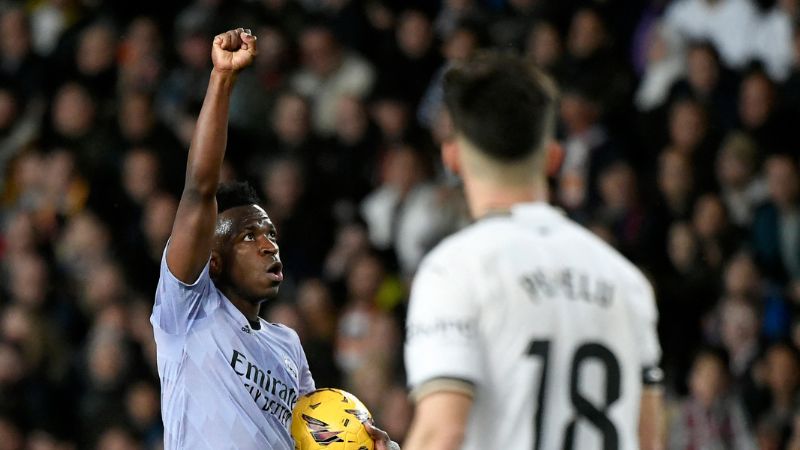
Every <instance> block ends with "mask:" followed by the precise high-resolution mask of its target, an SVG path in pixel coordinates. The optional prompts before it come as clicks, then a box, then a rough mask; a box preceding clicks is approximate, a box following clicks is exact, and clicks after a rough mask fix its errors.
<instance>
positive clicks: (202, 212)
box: [150, 28, 388, 450]
mask: <svg viewBox="0 0 800 450" xmlns="http://www.w3.org/2000/svg"><path fill="white" fill-rule="evenodd" d="M255 54H256V38H255V36H252V35H251V34H250V31H249V30H243V29H241V28H239V29H238V30H235V31H228V32H226V33H224V34H220V35H218V36H216V37H215V38H214V42H213V49H212V53H211V58H212V61H213V63H214V68H213V70H212V72H211V77H210V80H209V84H208V91H207V92H206V98H205V101H204V103H203V107H202V110H201V111H200V116H199V117H198V119H197V126H196V128H195V132H194V136H193V138H192V145H191V148H190V150H189V159H188V163H187V168H186V181H185V185H184V190H183V195H182V197H181V200H180V205H179V207H178V212H177V214H176V217H175V223H174V225H173V228H172V236H171V238H170V241H169V243H168V244H167V248H166V250H165V252H164V257H163V258H162V261H161V277H160V280H159V284H158V289H157V291H156V301H155V306H154V307H153V314H152V316H151V318H150V321H151V322H152V324H153V328H154V333H155V338H156V343H157V352H158V373H159V377H160V378H161V388H162V392H161V404H162V409H163V419H164V441H165V442H164V448H165V449H166V450H176V449H181V450H182V449H192V450H201V449H214V450H218V449H223V448H224V449H242V450H244V449H252V450H265V449H270V450H290V449H293V448H294V442H293V440H292V437H291V434H290V431H289V427H290V424H291V416H292V409H293V407H294V405H295V403H296V401H297V399H298V397H299V396H301V395H303V394H306V393H308V392H311V391H313V390H314V381H313V379H312V377H311V373H310V372H309V368H308V362H307V361H306V356H305V354H304V352H303V349H302V347H301V346H300V341H299V339H298V337H297V334H296V333H295V332H294V331H293V330H291V329H289V328H287V327H285V326H282V325H275V324H271V323H268V322H266V321H264V320H262V319H260V318H259V316H258V312H259V307H260V305H261V303H262V302H263V301H264V300H266V299H269V298H272V297H274V296H275V295H276V294H277V292H278V287H279V286H280V283H281V281H282V280H283V274H282V266H281V262H280V256H279V253H278V243H277V236H276V231H275V227H274V225H273V224H272V222H271V221H270V219H269V217H268V216H267V213H266V212H265V211H264V210H263V209H262V208H261V207H260V206H258V203H259V201H258V199H257V198H256V196H255V194H254V192H253V191H252V189H251V188H249V187H248V186H247V185H245V184H235V185H232V186H229V187H226V188H220V189H219V192H218V189H217V185H218V183H219V178H220V168H221V166H222V160H223V157H224V155H225V146H226V136H227V121H228V105H229V103H230V96H231V91H232V90H233V86H234V82H235V80H236V76H237V74H238V72H239V71H240V70H242V69H243V68H245V67H247V66H249V65H250V64H251V63H252V61H253V58H254V56H255ZM368 429H369V430H370V432H371V434H372V435H373V437H376V438H378V439H379V442H378V444H377V447H376V448H378V449H379V450H385V449H386V448H387V445H388V438H387V437H386V435H385V433H383V432H381V431H380V430H377V429H375V428H372V427H368Z"/></svg>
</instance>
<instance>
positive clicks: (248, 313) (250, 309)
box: [220, 286, 261, 322]
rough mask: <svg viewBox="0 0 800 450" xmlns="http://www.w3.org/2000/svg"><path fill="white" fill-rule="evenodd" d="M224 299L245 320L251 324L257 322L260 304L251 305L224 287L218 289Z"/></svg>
mask: <svg viewBox="0 0 800 450" xmlns="http://www.w3.org/2000/svg"><path fill="white" fill-rule="evenodd" d="M220 290H221V291H222V293H223V294H225V297H227V299H228V300H230V302H231V304H232V305H233V306H235V307H236V309H238V310H239V312H241V313H242V314H243V315H244V317H245V319H247V320H249V321H251V322H257V321H258V312H259V311H261V304H260V303H253V302H250V301H247V300H245V299H244V298H242V297H241V296H240V295H238V294H237V292H236V291H235V290H233V289H230V287H228V286H225V287H223V288H221V289H220Z"/></svg>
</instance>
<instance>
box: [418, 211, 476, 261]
mask: <svg viewBox="0 0 800 450" xmlns="http://www.w3.org/2000/svg"><path fill="white" fill-rule="evenodd" d="M482 225H483V224H482V223H480V222H478V223H473V224H471V225H468V226H467V227H465V228H463V229H461V230H459V231H457V232H455V233H453V234H451V235H450V236H448V237H446V238H444V239H442V241H441V242H439V243H438V244H437V245H436V246H435V247H434V248H433V249H432V250H431V251H430V252H428V254H427V255H425V257H424V258H422V261H421V262H420V265H419V269H418V272H419V273H425V272H426V271H430V270H434V271H440V272H441V271H442V270H443V269H445V268H447V269H449V270H458V269H460V268H463V267H464V266H465V265H467V264H469V262H470V260H471V259H470V258H467V257H466V256H467V255H466V254H467V252H468V251H469V249H470V245H471V243H472V251H475V245H474V243H475V242H478V240H480V238H481V237H482V236H484V235H485V233H486V231H485V230H484V229H483V228H484V227H483V226H482Z"/></svg>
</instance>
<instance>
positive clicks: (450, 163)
mask: <svg viewBox="0 0 800 450" xmlns="http://www.w3.org/2000/svg"><path fill="white" fill-rule="evenodd" d="M442 163H443V164H444V166H445V167H446V168H447V169H448V170H450V171H451V172H453V173H454V174H456V175H459V176H461V148H460V147H459V145H458V140H456V139H454V138H450V139H445V140H444V141H442Z"/></svg>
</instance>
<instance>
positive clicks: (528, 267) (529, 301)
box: [405, 203, 661, 450]
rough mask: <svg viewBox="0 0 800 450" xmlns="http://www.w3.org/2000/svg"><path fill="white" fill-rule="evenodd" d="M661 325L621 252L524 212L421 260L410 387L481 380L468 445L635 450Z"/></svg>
mask: <svg viewBox="0 0 800 450" xmlns="http://www.w3.org/2000/svg"><path fill="white" fill-rule="evenodd" d="M656 318H657V311H656V305H655V300H654V296H653V291H652V288H651V286H650V284H649V283H648V281H647V280H646V279H645V277H644V276H643V275H642V274H641V272H640V271H639V270H637V269H636V268H635V267H634V266H633V265H632V264H631V263H630V262H628V261H627V260H626V259H625V258H623V257H622V256H621V255H620V254H619V253H617V252H616V251H615V250H614V249H613V248H611V247H610V246H609V245H607V244H606V243H605V242H603V241H601V240H600V239H599V238H597V237H595V236H594V235H592V234H591V233H590V232H589V231H587V230H585V229H584V228H582V227H580V226H579V225H577V224H575V223H574V222H572V221H570V220H569V219H567V218H566V217H564V216H563V215H562V214H561V213H560V212H559V211H558V210H556V209H554V208H552V207H550V206H549V205H546V204H543V203H531V204H520V205H516V206H515V207H513V208H512V210H511V212H510V214H508V215H504V216H491V217H487V218H484V219H481V220H480V221H478V222H476V223H475V224H473V225H471V226H470V227H468V228H466V229H464V230H462V231H461V232H459V233H457V234H455V235H454V236H451V237H450V238H448V239H446V240H445V241H444V242H442V243H441V244H440V245H439V246H438V247H437V248H436V249H434V250H433V251H432V252H431V253H430V254H429V255H428V256H427V257H426V259H425V260H424V261H423V263H422V265H421V267H420V269H419V271H418V273H417V276H416V279H415V280H414V284H413V287H412V291H411V303H410V306H409V312H408V321H407V330H406V331H407V339H406V347H405V359H406V368H407V371H408V379H409V384H410V386H411V388H412V389H418V390H419V389H420V388H421V387H424V386H425V385H426V384H427V383H428V382H431V381H439V380H443V379H453V380H459V381H465V382H468V383H470V384H472V385H473V392H474V397H473V399H474V403H473V407H472V410H471V411H470V417H469V421H468V424H467V428H466V437H465V441H464V446H463V449H464V450H486V449H503V450H532V449H533V450H544V449H558V450H561V449H575V450H591V449H603V450H616V449H624V450H634V449H638V448H639V443H638V423H639V406H640V400H641V393H642V385H643V382H644V383H646V382H648V380H647V379H645V380H643V377H644V378H647V377H648V376H652V377H657V375H658V373H659V371H658V369H657V364H658V361H659V358H660V353H661V350H660V347H659V344H658V337H657V335H656ZM431 385H432V384H428V385H427V386H431ZM422 390H424V389H422Z"/></svg>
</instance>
